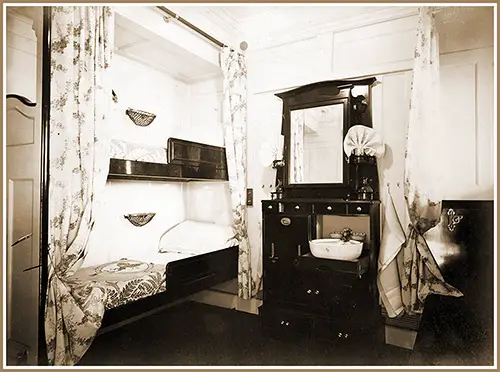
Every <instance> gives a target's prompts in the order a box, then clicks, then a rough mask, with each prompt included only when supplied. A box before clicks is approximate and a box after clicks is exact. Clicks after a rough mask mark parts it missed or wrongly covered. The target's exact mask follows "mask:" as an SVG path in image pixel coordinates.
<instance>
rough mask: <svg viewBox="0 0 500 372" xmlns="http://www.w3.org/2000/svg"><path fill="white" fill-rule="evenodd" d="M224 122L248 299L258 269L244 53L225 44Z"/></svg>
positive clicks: (241, 278) (241, 291) (241, 290)
mask: <svg viewBox="0 0 500 372" xmlns="http://www.w3.org/2000/svg"><path fill="white" fill-rule="evenodd" d="M221 67H222V73H223V78H224V79H223V80H224V81H223V94H224V101H223V121H224V144H225V147H226V158H227V169H228V176H229V190H230V192H231V205H232V209H233V226H234V229H235V232H236V237H237V239H238V241H239V255H238V296H239V297H241V298H243V299H250V298H252V297H253V296H255V295H256V294H257V292H258V290H259V287H260V283H259V281H258V279H257V278H256V274H257V273H256V272H257V270H252V255H251V247H250V243H249V240H248V232H247V229H248V226H247V208H246V191H247V170H246V168H247V87H246V81H247V68H246V62H245V56H244V55H243V54H241V53H238V52H236V51H233V50H231V49H229V48H227V47H225V48H223V49H222V52H221Z"/></svg>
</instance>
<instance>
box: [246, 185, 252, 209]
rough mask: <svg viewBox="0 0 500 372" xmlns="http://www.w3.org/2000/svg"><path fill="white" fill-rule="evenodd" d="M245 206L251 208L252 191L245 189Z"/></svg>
mask: <svg viewBox="0 0 500 372" xmlns="http://www.w3.org/2000/svg"><path fill="white" fill-rule="evenodd" d="M247 205H248V206H249V207H251V206H253V189H247Z"/></svg>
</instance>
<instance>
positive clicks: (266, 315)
mask: <svg viewBox="0 0 500 372" xmlns="http://www.w3.org/2000/svg"><path fill="white" fill-rule="evenodd" d="M259 313H260V316H261V317H262V324H263V325H264V327H265V328H266V329H267V330H269V331H271V332H272V334H273V335H274V336H276V337H280V336H285V337H286V336H291V335H295V336H297V335H300V336H304V337H309V335H310V333H311V327H312V322H311V319H309V318H308V317H306V316H304V315H302V314H300V313H297V312H293V311H290V310H286V309H282V308H280V307H274V306H271V307H269V306H266V305H263V306H261V307H260V308H259Z"/></svg>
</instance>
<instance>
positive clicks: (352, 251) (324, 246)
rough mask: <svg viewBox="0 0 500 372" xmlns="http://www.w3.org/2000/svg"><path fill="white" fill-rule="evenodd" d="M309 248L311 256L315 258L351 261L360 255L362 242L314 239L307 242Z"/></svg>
mask: <svg viewBox="0 0 500 372" xmlns="http://www.w3.org/2000/svg"><path fill="white" fill-rule="evenodd" d="M309 248H310V249H311V254H312V255H313V256H314V257H317V258H328V259H331V260H343V261H352V260H355V259H356V258H358V257H359V256H360V255H361V251H362V250H363V242H358V241H356V240H350V241H348V242H344V241H342V240H340V239H314V240H311V241H309Z"/></svg>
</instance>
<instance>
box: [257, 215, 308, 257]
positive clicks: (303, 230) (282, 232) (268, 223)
mask: <svg viewBox="0 0 500 372" xmlns="http://www.w3.org/2000/svg"><path fill="white" fill-rule="evenodd" d="M309 224H310V218H309V216H307V215H292V214H290V215H285V214H268V215H266V216H264V224H263V225H264V226H263V227H264V231H263V243H264V258H274V259H280V260H281V259H290V258H295V257H297V256H298V255H301V254H305V253H307V252H309V238H308V234H309Z"/></svg>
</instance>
